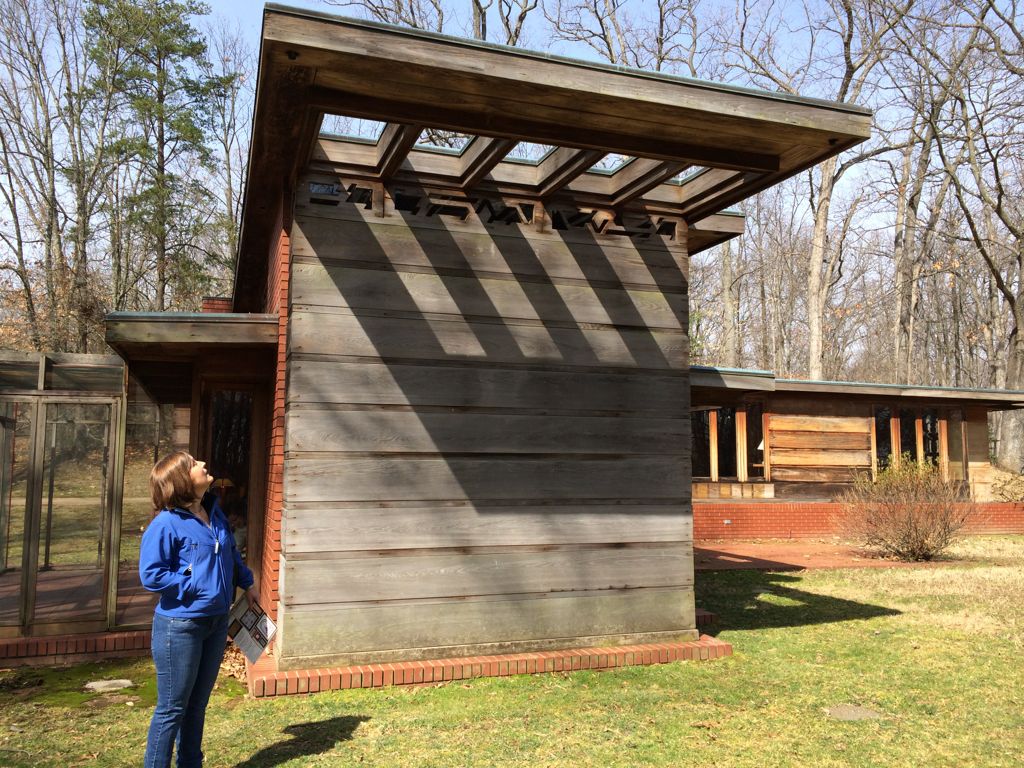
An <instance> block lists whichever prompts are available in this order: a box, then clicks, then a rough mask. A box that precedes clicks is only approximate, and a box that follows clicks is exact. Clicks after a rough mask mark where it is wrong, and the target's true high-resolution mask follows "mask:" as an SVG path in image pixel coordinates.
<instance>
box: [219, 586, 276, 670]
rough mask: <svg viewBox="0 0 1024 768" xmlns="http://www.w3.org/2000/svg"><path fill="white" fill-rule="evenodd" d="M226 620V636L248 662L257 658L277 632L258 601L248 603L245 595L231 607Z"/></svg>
mask: <svg viewBox="0 0 1024 768" xmlns="http://www.w3.org/2000/svg"><path fill="white" fill-rule="evenodd" d="M228 622H229V623H228V637H230V638H231V639H232V640H233V641H234V643H235V645H237V646H238V648H239V650H240V651H241V652H242V653H244V654H245V658H247V659H248V660H249V663H250V664H255V663H256V662H257V661H258V660H259V658H260V656H262V655H263V652H264V651H265V650H267V646H268V645H269V644H270V641H271V640H273V639H274V635H275V634H276V632H277V625H276V624H275V623H274V622H272V621H271V620H270V617H269V616H267V614H266V613H264V612H263V609H262V608H261V607H260V605H259V603H253V604H252V605H249V600H248V599H247V598H246V597H245V595H243V596H242V599H241V600H239V601H238V602H237V603H235V606H234V607H233V608H232V609H231V613H230V614H229V615H228Z"/></svg>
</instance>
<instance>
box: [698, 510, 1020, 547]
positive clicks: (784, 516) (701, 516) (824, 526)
mask: <svg viewBox="0 0 1024 768" xmlns="http://www.w3.org/2000/svg"><path fill="white" fill-rule="evenodd" d="M841 513H842V505H841V504H836V503H833V502H809V501H804V502H764V501H750V502H737V503H734V502H709V503H701V502H694V504H693V538H694V539H790V538H793V539H799V538H814V537H817V536H832V535H834V534H835V533H836V532H837V525H836V521H837V518H838V517H839V515H841ZM967 531H968V532H969V533H1024V504H1010V503H1002V502H989V503H983V504H979V505H978V514H977V515H976V516H975V517H974V519H973V520H972V521H971V522H970V523H969V524H968V526H967Z"/></svg>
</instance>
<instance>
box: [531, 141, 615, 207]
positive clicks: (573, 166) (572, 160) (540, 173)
mask: <svg viewBox="0 0 1024 768" xmlns="http://www.w3.org/2000/svg"><path fill="white" fill-rule="evenodd" d="M606 154H607V153H606V152H601V151H600V150H595V149H573V148H572V147H559V148H558V149H556V150H555V151H554V152H552V153H551V154H550V155H548V156H547V157H545V158H544V159H543V160H541V161H540V163H539V164H538V165H537V181H536V183H535V189H536V194H537V197H539V198H541V199H544V198H546V197H550V196H551V195H553V194H554V193H555V192H557V191H558V190H560V189H562V187H564V186H566V185H567V184H568V183H569V182H571V181H572V180H573V179H575V178H576V177H577V176H580V175H581V174H583V173H586V172H587V170H588V169H590V168H592V167H593V166H594V165H595V164H596V163H598V162H599V161H600V160H601V158H602V157H604V156H605V155H606Z"/></svg>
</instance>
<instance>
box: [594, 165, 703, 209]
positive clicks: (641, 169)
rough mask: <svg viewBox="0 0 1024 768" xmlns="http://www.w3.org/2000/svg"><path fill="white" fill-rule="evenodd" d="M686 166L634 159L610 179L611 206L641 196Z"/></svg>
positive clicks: (617, 205) (614, 206)
mask: <svg viewBox="0 0 1024 768" xmlns="http://www.w3.org/2000/svg"><path fill="white" fill-rule="evenodd" d="M688 167H689V164H688V163H680V162H661V161H658V160H644V159H640V158H637V159H634V160H633V161H632V162H630V163H628V164H627V165H626V166H625V167H624V168H621V169H619V170H618V171H617V172H616V173H614V174H613V175H612V177H611V179H610V181H611V184H612V189H611V194H610V196H611V203H612V207H613V208H619V207H621V206H623V205H625V204H626V203H628V202H630V201H632V200H635V199H636V198H638V197H642V196H643V195H645V194H646V193H648V192H650V191H651V190H652V189H654V188H655V187H656V186H658V185H659V184H661V183H662V182H663V181H667V180H668V179H671V178H672V177H673V176H676V175H678V174H679V173H681V172H682V171H683V170H684V169H686V168H688Z"/></svg>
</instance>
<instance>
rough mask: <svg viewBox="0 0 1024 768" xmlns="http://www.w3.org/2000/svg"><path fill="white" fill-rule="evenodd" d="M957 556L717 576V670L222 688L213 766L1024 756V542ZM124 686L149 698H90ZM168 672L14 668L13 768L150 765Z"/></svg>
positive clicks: (1, 705)
mask: <svg viewBox="0 0 1024 768" xmlns="http://www.w3.org/2000/svg"><path fill="white" fill-rule="evenodd" d="M954 556H955V558H956V559H954V560H951V561H947V562H944V563H942V564H939V565H931V566H924V567H915V568H900V567H894V568H879V569H875V568H872V569H858V570H853V569H851V570H834V571H808V572H798V573H761V572H755V571H730V572H721V573H700V574H698V602H699V603H700V604H701V605H703V606H705V607H707V608H708V609H709V610H712V611H715V612H717V613H718V614H719V616H720V623H719V630H718V635H719V637H721V638H722V639H724V640H727V641H729V642H731V643H732V644H733V646H734V649H735V655H734V656H733V657H732V658H729V659H725V660H721V661H716V662H710V663H682V664H669V665H659V666H653V667H644V668H641V667H633V668H628V669H622V670H616V671H609V672H604V673H590V672H580V673H574V674H571V675H546V676H536V677H517V678H500V679H486V680H476V681H472V682H468V683H453V684H448V685H444V686H438V687H423V688H397V689H390V690H378V691H345V692H332V693H324V694H317V695H314V696H310V697H286V698H282V699H279V700H262V701H253V700H250V699H247V698H244V697H242V696H240V695H239V688H238V686H237V685H236V684H234V683H233V682H230V683H227V682H224V681H222V684H221V687H220V688H219V689H218V690H217V691H216V692H215V694H214V697H213V700H212V703H211V707H210V713H209V717H208V725H207V736H206V754H207V765H208V766H245V767H246V768H258V767H260V766H262V767H265V768H267V767H269V766H347V765H359V766H387V767H388V768H391V767H392V766H452V767H459V768H462V767H463V766H530V768H534V767H535V766H556V767H558V768H562V767H566V768H583V767H584V766H624V767H625V766H629V767H632V766H647V765H653V766H682V765H700V766H729V767H732V766H751V767H754V766H756V767H758V768H760V767H762V766H791V765H808V766H886V767H887V768H888V767H889V766H958V768H959V767H960V766H963V765H971V766H1017V765H1021V764H1022V763H1024V665H1022V664H1021V663H1020V655H1021V651H1022V650H1024V601H1022V599H1021V597H1022V595H1024V537H1005V538H985V539H981V538H978V539H972V540H969V541H968V542H967V543H966V544H964V545H962V546H961V547H959V548H958V550H957V551H956V552H955V553H954ZM439 620H443V618H439ZM33 676H36V677H33ZM122 676H124V677H129V678H131V679H133V680H136V681H138V682H139V683H140V684H141V687H140V688H138V689H133V690H131V691H128V692H126V693H125V694H123V695H113V696H107V697H104V696H92V695H89V696H86V695H84V694H82V693H80V689H81V685H82V683H83V682H84V681H85V680H86V679H93V677H122ZM34 680H38V681H39V682H38V684H28V683H32V682H33V681H34ZM152 680H153V675H152V671H151V667H150V665H149V663H148V662H147V661H145V660H143V661H135V662H123V663H119V664H110V665H107V666H105V667H102V668H97V667H95V666H93V667H91V668H83V667H77V668H75V669H74V670H72V671H71V672H70V673H68V672H64V673H56V672H46V673H40V672H35V671H29V672H17V673H5V675H0V765H4V766H16V767H18V768H20V767H21V766H26V767H27V766H74V765H97V766H120V765H133V764H137V763H138V762H139V760H140V759H141V754H142V750H143V746H144V742H145V733H146V727H147V724H148V719H149V714H150V709H149V706H150V702H151V701H152V695H153V694H152V685H153V683H152ZM129 696H134V697H137V701H133V702H132V704H133V706H128V699H127V698H126V697H129ZM838 704H856V705H860V706H865V707H870V708H872V709H874V710H876V711H878V712H879V713H881V714H882V715H883V717H882V719H878V720H870V721H862V722H839V721H836V720H833V719H831V718H830V717H828V715H827V710H828V708H829V707H832V706H835V705H838ZM55 724H59V727H55Z"/></svg>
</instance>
